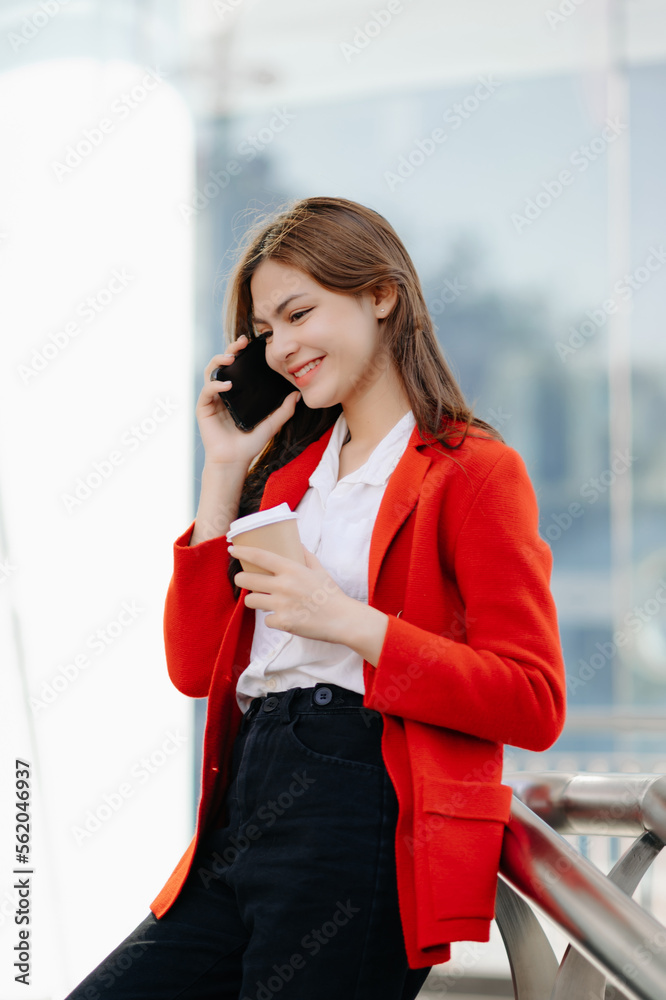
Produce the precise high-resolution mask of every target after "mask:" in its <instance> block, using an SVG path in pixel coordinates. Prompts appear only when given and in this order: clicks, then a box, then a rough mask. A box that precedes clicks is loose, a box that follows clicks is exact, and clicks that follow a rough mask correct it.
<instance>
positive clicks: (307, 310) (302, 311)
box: [291, 309, 312, 320]
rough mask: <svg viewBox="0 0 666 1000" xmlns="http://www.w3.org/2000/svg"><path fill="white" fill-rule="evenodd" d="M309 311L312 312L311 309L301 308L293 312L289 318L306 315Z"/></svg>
mask: <svg viewBox="0 0 666 1000" xmlns="http://www.w3.org/2000/svg"><path fill="white" fill-rule="evenodd" d="M309 312H312V309H301V311H300V312H295V313H293V315H292V317H291V318H292V320H294V319H298V318H299V317H300V316H307V314H308V313H309Z"/></svg>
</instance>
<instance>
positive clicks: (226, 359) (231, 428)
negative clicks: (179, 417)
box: [196, 334, 299, 468]
mask: <svg viewBox="0 0 666 1000" xmlns="http://www.w3.org/2000/svg"><path fill="white" fill-rule="evenodd" d="M248 343H249V340H248V338H247V337H246V335H245V334H242V335H241V336H240V337H239V338H238V340H235V341H234V342H233V344H230V345H229V347H228V348H227V353H226V354H216V355H215V357H213V358H211V360H210V361H209V362H208V364H207V365H206V368H205V370H204V384H203V387H202V389H201V393H200V394H199V399H198V400H197V406H196V417H197V423H198V424H199V432H200V434H201V440H202V442H203V446H204V450H205V452H206V458H205V462H206V464H207V465H238V466H241V465H244V466H245V467H246V468H249V466H250V462H251V461H252V459H253V458H255V456H257V455H259V454H260V453H261V452H262V451H263V450H264V448H265V446H266V445H267V444H268V442H269V441H270V439H271V438H272V437H274V435H275V434H277V432H278V431H279V430H280V428H281V427H282V425H283V424H285V423H286V422H287V420H289V418H290V417H291V416H293V413H294V410H295V409H296V403H297V402H298V398H299V392H298V389H294V391H293V392H291V393H289V395H288V396H287V397H286V399H284V400H283V402H282V404H281V405H280V406H278V408H277V410H274V411H273V413H270V414H269V415H268V416H267V417H266V418H265V419H264V420H262V421H261V422H260V423H258V424H257V426H256V427H255V428H253V430H251V431H242V430H240V428H238V427H237V426H236V424H235V422H234V419H233V417H232V416H231V414H230V413H229V411H228V409H227V408H226V406H225V405H224V403H223V402H222V400H221V399H220V396H219V393H220V392H225V391H226V390H227V389H229V388H230V386H225V385H224V383H223V382H220V381H218V380H217V379H215V380H213V381H211V379H210V373H211V372H212V371H213V369H215V368H218V367H223V366H224V365H230V364H231V363H232V362H233V360H234V358H235V356H236V354H238V352H239V351H242V350H243V348H244V347H247V345H248Z"/></svg>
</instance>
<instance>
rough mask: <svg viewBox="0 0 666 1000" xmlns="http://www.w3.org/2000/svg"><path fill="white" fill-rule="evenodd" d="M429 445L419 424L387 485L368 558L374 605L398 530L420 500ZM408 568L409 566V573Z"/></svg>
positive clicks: (371, 596)
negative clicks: (424, 448) (389, 549)
mask: <svg viewBox="0 0 666 1000" xmlns="http://www.w3.org/2000/svg"><path fill="white" fill-rule="evenodd" d="M420 447H421V448H423V447H427V445H426V444H425V442H424V441H422V440H421V438H420V436H419V429H418V426H415V427H414V429H413V430H412V433H411V436H410V438H409V441H408V442H407V447H406V448H405V450H404V452H403V454H402V455H401V457H400V461H399V462H398V464H397V465H396V467H395V469H394V470H393V473H392V474H391V476H390V477H389V481H388V483H387V484H386V489H385V491H384V496H383V497H382V501H381V503H380V505H379V510H378V511H377V517H376V519H375V524H374V528H373V530H372V537H371V539H370V557H369V560H368V604H372V602H373V599H374V594H375V586H376V584H377V577H378V576H379V570H380V567H381V564H382V561H383V559H384V556H385V555H386V553H387V551H388V548H389V545H390V544H391V542H392V541H393V539H394V538H395V536H396V534H397V533H398V529H399V528H400V526H401V525H402V524H403V522H404V521H406V520H407V517H408V516H409V514H410V513H411V511H412V510H413V509H414V507H415V506H416V504H417V503H418V499H419V496H420V493H421V485H422V483H423V478H424V476H425V474H426V472H427V470H428V468H429V466H430V463H431V462H432V458H431V457H430V456H429V455H427V454H422V453H421V452H420V451H419V450H418V449H419V448H420ZM406 571H407V567H405V572H406Z"/></svg>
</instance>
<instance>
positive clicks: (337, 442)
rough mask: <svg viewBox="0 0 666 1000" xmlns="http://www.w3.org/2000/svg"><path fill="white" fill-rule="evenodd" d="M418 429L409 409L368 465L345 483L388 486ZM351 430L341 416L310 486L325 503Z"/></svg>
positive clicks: (388, 434) (353, 473)
mask: <svg viewBox="0 0 666 1000" xmlns="http://www.w3.org/2000/svg"><path fill="white" fill-rule="evenodd" d="M415 426H416V418H415V417H414V414H413V412H412V411H411V410H408V411H407V413H405V414H404V415H403V416H402V417H401V418H400V420H398V422H397V423H396V424H395V425H394V426H393V427H392V428H391V430H390V431H389V432H388V433H387V434H386V435H385V436H384V437H383V438H382V440H381V441H380V442H379V444H378V445H376V447H375V449H374V451H373V452H372V454H371V455H370V456H369V458H368V460H367V461H366V462H365V463H364V465H362V466H361V467H360V468H359V469H355V470H354V472H351V473H350V474H349V475H347V476H345V478H344V482H345V483H367V484H368V485H369V486H385V485H386V483H387V482H388V478H389V476H390V475H391V473H392V472H393V470H394V469H395V467H396V465H397V464H398V462H399V460H400V457H401V455H402V454H403V452H404V450H405V448H406V446H407V442H408V441H409V438H410V437H411V434H412V431H413V429H414V427H415ZM347 430H348V427H347V421H346V420H345V415H344V413H341V414H340V416H339V417H338V419H337V420H336V422H335V424H334V426H333V432H332V433H331V436H330V438H329V441H328V444H327V445H326V448H325V450H324V454H323V455H322V457H321V460H320V462H319V465H318V466H317V468H316V469H315V470H314V472H313V473H312V475H311V476H310V479H309V485H310V486H314V487H315V488H316V489H317V490H318V491H319V494H320V496H321V498H322V501H323V500H324V499H325V498H326V497H327V496H328V495H329V493H331V491H332V490H333V489H334V488H335V486H336V485H337V478H338V471H339V468H340V449H341V447H342V442H343V441H344V439H345V437H346V436H347Z"/></svg>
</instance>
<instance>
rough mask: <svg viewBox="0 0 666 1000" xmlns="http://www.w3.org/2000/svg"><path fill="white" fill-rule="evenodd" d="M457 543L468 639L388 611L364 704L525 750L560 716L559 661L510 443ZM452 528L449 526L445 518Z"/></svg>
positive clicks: (532, 518) (523, 481)
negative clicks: (387, 619)
mask: <svg viewBox="0 0 666 1000" xmlns="http://www.w3.org/2000/svg"><path fill="white" fill-rule="evenodd" d="M461 517H462V524H461V526H460V528H459V531H458V535H457V541H456V543H455V549H454V559H453V566H454V574H455V579H456V585H457V587H458V590H459V593H460V595H461V598H462V601H463V604H464V607H465V622H466V636H465V641H464V642H462V641H459V640H456V639H452V638H448V637H446V636H444V635H438V634H437V633H435V632H431V631H428V630H426V629H423V628H420V627H418V626H416V625H414V624H412V623H410V622H408V621H405V620H403V619H401V618H396V617H395V616H393V615H389V622H388V626H387V630H386V634H385V636H384V642H383V644H382V649H381V654H380V657H379V660H378V661H377V666H376V668H375V670H374V671H371V690H370V691H368V692H366V705H367V707H368V708H376V709H378V710H379V711H382V705H383V706H387V705H390V706H391V707H390V708H389V709H388V711H390V713H391V714H395V715H398V716H402V717H404V718H409V719H414V720H416V721H419V722H426V723H430V724H432V725H435V726H445V727H446V728H448V729H453V730H457V731H459V732H464V733H469V734H471V735H473V736H477V737H480V738H482V739H486V740H491V741H493V742H499V743H507V744H510V745H511V746H516V747H522V748H525V749H528V750H535V751H539V750H546V749H548V747H549V746H551V745H552V744H553V743H554V741H555V740H556V739H557V737H558V736H559V734H560V732H561V731H562V728H563V726H564V717H565V693H566V686H565V668H564V661H563V656H562V649H561V644H560V637H559V630H558V623H557V613H556V609H555V603H554V600H553V597H552V594H551V591H550V574H551V569H552V553H551V550H550V547H549V546H548V544H547V543H546V542H545V541H544V540H543V539H542V538H541V537H540V536H539V533H538V506H537V500H536V495H535V492H534V488H533V486H532V483H531V481H530V479H529V476H528V473H527V469H526V468H525V464H524V462H523V460H522V458H521V456H520V455H519V453H518V452H517V451H515V450H514V449H513V448H509V447H507V449H506V451H505V452H504V454H503V455H502V457H501V458H500V459H499V460H498V461H497V462H496V463H495V465H494V466H493V468H492V470H491V472H490V473H489V474H488V476H487V477H486V479H485V480H484V481H483V483H482V484H481V487H480V488H479V490H478V492H477V494H476V496H475V497H474V498H473V499H472V500H471V502H470V504H469V506H468V508H467V511H466V513H464V514H463V515H461ZM447 528H450V525H448V526H447Z"/></svg>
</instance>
